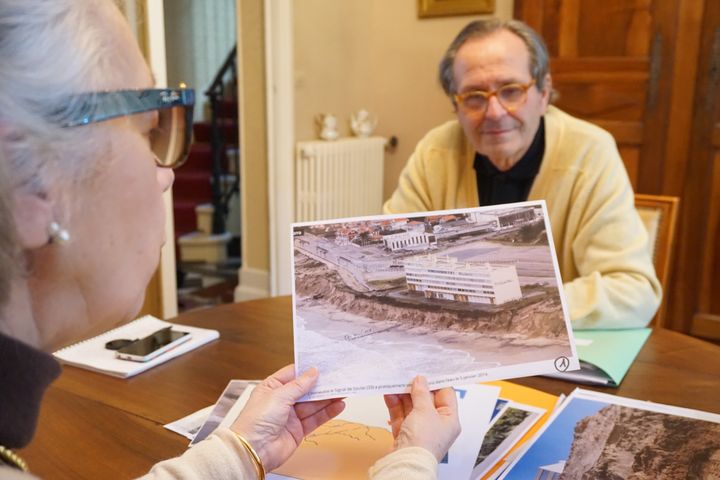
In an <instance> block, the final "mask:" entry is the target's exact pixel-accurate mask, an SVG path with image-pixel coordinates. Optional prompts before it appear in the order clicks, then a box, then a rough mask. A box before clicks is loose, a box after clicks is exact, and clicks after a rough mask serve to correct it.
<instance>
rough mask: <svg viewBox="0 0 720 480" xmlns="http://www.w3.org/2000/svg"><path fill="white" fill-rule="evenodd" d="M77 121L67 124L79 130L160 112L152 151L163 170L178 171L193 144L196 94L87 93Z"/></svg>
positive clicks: (155, 91) (184, 91)
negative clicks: (121, 118) (120, 118)
mask: <svg viewBox="0 0 720 480" xmlns="http://www.w3.org/2000/svg"><path fill="white" fill-rule="evenodd" d="M73 102H79V103H78V105H79V106H78V108H76V109H75V111H76V112H77V113H76V114H75V115H74V117H73V118H70V119H69V120H67V121H66V122H65V123H64V126H66V127H77V126H82V125H88V124H90V123H95V122H103V121H105V120H110V119H113V118H117V117H122V116H125V115H134V114H137V113H144V112H151V111H153V110H157V112H158V122H157V125H156V126H155V128H153V129H152V131H151V132H150V148H151V149H152V151H153V153H154V154H155V161H156V163H157V164H158V166H160V167H166V168H175V167H179V166H180V165H182V164H183V163H184V162H185V160H186V159H187V155H188V152H189V150H190V143H191V142H192V120H193V106H194V105H195V91H194V90H193V89H191V88H178V89H172V88H166V89H147V90H118V91H112V92H95V93H83V94H80V95H78V96H76V97H74V98H73Z"/></svg>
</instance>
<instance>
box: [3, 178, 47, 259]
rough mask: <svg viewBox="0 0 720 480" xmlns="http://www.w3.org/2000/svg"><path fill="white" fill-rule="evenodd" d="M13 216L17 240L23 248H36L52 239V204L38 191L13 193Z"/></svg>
mask: <svg viewBox="0 0 720 480" xmlns="http://www.w3.org/2000/svg"><path fill="white" fill-rule="evenodd" d="M12 200H13V206H12V209H13V217H14V220H15V228H16V232H17V240H18V242H19V244H20V247H21V248H22V249H23V250H34V249H37V248H40V247H42V246H44V245H47V244H48V242H49V241H50V234H49V227H50V224H51V223H52V221H53V214H52V205H51V203H50V201H49V200H48V199H47V198H43V197H42V196H40V195H38V194H37V193H31V192H23V191H16V192H15V193H14V194H13V198H12Z"/></svg>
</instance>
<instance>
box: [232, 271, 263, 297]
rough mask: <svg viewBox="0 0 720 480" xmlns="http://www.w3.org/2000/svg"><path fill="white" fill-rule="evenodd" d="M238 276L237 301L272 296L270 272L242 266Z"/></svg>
mask: <svg viewBox="0 0 720 480" xmlns="http://www.w3.org/2000/svg"><path fill="white" fill-rule="evenodd" d="M238 278H239V284H238V286H237V287H235V292H234V297H235V301H236V302H243V301H245V300H254V299H256V298H266V297H269V296H270V288H269V286H270V272H268V271H266V270H260V269H257V268H246V267H242V268H241V269H240V270H238Z"/></svg>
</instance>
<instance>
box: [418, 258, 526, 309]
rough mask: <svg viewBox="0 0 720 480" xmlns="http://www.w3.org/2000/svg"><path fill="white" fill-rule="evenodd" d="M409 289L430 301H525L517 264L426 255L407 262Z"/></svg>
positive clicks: (495, 302)
mask: <svg viewBox="0 0 720 480" xmlns="http://www.w3.org/2000/svg"><path fill="white" fill-rule="evenodd" d="M404 266H405V280H406V282H407V288H408V290H410V291H414V292H423V293H424V294H425V297H427V298H443V299H446V300H457V301H461V302H470V303H487V304H491V305H501V304H503V303H507V302H510V301H513V300H518V299H520V298H522V291H521V290H520V280H519V279H518V275H517V270H516V269H515V265H491V264H489V263H478V262H460V261H458V260H457V259H456V258H455V257H439V256H437V255H422V256H417V257H413V258H410V259H408V260H405V262H404Z"/></svg>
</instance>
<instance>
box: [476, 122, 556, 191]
mask: <svg viewBox="0 0 720 480" xmlns="http://www.w3.org/2000/svg"><path fill="white" fill-rule="evenodd" d="M544 154H545V118H540V125H539V126H538V129H537V132H535V137H533V141H532V143H531V144H530V147H529V148H528V150H527V152H525V154H524V155H523V156H522V157H521V158H520V160H518V162H517V163H516V164H515V165H513V166H512V168H510V170H507V171H505V172H501V171H500V170H498V169H497V167H495V165H493V163H492V162H491V161H490V159H489V158H488V157H486V156H485V155H481V154H479V153H475V161H474V165H473V166H474V168H475V171H476V172H477V185H478V195H479V197H480V198H479V201H480V205H497V204H499V203H511V202H522V201H525V200H527V197H528V194H529V193H530V188H531V187H532V183H533V180H534V179H535V176H536V175H537V173H538V171H539V170H540V164H541V163H542V159H543V155H544Z"/></svg>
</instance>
